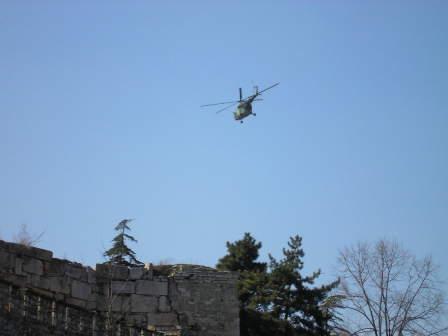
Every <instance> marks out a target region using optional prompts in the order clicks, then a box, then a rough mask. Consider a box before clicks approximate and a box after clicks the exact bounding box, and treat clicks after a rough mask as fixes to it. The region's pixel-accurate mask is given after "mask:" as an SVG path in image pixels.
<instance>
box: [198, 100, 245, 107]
mask: <svg viewBox="0 0 448 336" xmlns="http://www.w3.org/2000/svg"><path fill="white" fill-rule="evenodd" d="M232 103H239V101H231V102H227V103H216V104H207V105H202V106H201V107H204V106H213V105H222V104H232Z"/></svg>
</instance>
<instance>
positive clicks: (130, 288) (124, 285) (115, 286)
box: [112, 281, 135, 294]
mask: <svg viewBox="0 0 448 336" xmlns="http://www.w3.org/2000/svg"><path fill="white" fill-rule="evenodd" d="M112 293H113V294H116V293H119V294H134V293H135V282H133V281H113V282H112Z"/></svg>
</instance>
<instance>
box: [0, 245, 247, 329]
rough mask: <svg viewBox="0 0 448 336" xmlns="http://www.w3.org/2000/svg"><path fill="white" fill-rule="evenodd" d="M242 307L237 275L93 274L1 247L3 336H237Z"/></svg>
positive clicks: (196, 269) (34, 252)
mask: <svg viewBox="0 0 448 336" xmlns="http://www.w3.org/2000/svg"><path fill="white" fill-rule="evenodd" d="M238 307H239V306H238V274H237V273H236V272H226V271H217V270H216V269H213V268H209V267H205V266H196V265H171V266H168V265H164V266H156V267H154V266H153V265H152V264H150V263H149V264H146V265H145V267H144V268H127V267H122V266H109V265H105V264H96V266H95V269H92V268H91V267H89V266H82V265H81V264H79V263H76V262H70V261H68V260H61V259H56V258H53V253H52V252H50V251H47V250H43V249H39V248H35V247H28V248H27V247H24V246H23V245H19V244H15V243H7V242H4V241H1V240H0V326H2V327H1V328H0V335H95V336H102V335H140V336H142V335H147V336H155V335H194V336H206V335H207V336H238V335H239V316H238V314H239V308H238Z"/></svg>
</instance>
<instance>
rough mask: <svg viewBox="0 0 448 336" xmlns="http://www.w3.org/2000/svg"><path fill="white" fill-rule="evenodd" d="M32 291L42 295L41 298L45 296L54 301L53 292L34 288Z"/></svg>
mask: <svg viewBox="0 0 448 336" xmlns="http://www.w3.org/2000/svg"><path fill="white" fill-rule="evenodd" d="M32 291H33V292H34V293H37V294H39V295H41V296H45V297H47V298H49V299H53V298H54V295H53V292H50V291H46V290H43V289H39V288H32Z"/></svg>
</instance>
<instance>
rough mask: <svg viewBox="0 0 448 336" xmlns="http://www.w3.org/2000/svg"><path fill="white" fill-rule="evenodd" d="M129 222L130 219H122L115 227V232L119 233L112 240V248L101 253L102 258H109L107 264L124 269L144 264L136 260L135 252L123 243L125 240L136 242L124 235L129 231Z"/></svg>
mask: <svg viewBox="0 0 448 336" xmlns="http://www.w3.org/2000/svg"><path fill="white" fill-rule="evenodd" d="M131 221H132V219H124V220H122V221H121V222H120V223H119V224H118V225H117V226H116V227H115V231H119V232H120V233H119V234H118V236H116V237H115V238H114V239H113V240H112V242H113V243H114V244H113V246H112V247H111V248H110V249H109V250H107V251H106V252H104V253H103V256H104V257H108V258H109V261H108V263H111V264H113V265H121V266H126V267H143V265H144V264H143V263H142V262H141V261H138V260H137V258H136V257H135V252H134V251H132V250H131V249H130V248H129V247H128V246H127V245H126V243H125V240H126V239H129V240H130V241H132V242H134V243H137V240H136V239H134V237H132V236H130V235H128V234H126V233H125V231H131V229H130V228H129V226H128V223H130V222H131Z"/></svg>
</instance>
